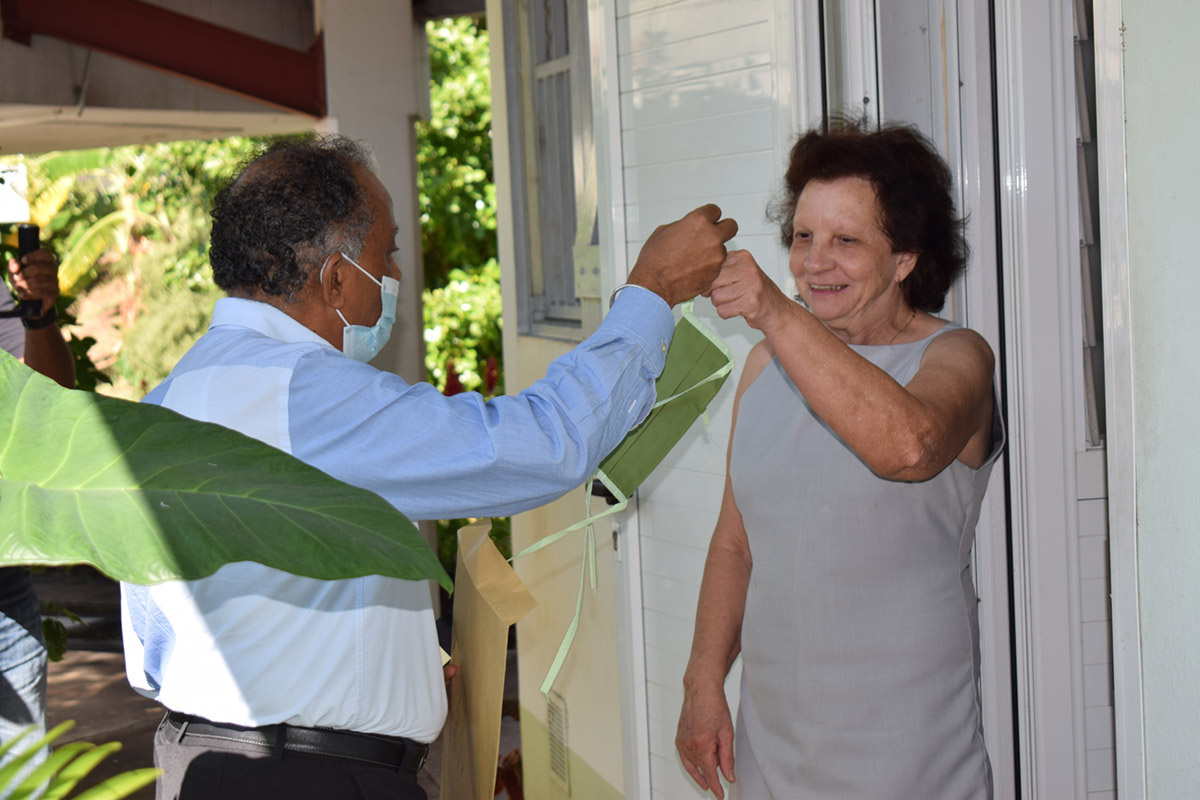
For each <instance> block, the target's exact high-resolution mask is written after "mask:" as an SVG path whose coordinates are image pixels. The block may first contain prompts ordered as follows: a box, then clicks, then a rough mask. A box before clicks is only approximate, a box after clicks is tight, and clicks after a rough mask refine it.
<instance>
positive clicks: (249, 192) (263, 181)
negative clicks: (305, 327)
mask: <svg viewBox="0 0 1200 800" xmlns="http://www.w3.org/2000/svg"><path fill="white" fill-rule="evenodd" d="M358 169H363V170H367V171H370V169H371V163H370V156H369V155H368V154H367V151H366V149H365V148H364V147H363V146H362V145H361V144H359V143H358V142H355V141H353V140H351V139H346V138H344V137H340V136H330V137H324V138H318V139H308V140H295V139H285V140H279V141H276V142H275V143H273V144H272V145H270V146H269V147H268V148H267V149H266V151H265V152H263V153H262V154H260V155H258V156H256V157H255V158H253V159H252V160H251V161H249V163H247V164H246V165H245V166H244V167H243V169H242V170H241V171H240V172H239V174H238V176H237V177H236V178H234V179H233V180H232V181H231V182H230V183H229V185H228V186H226V187H225V188H224V189H222V190H221V192H220V193H219V194H218V195H217V199H216V202H215V203H214V204H213V210H212V219H213V224H212V241H211V245H210V248H209V260H210V263H211V264H212V271H213V280H214V281H215V282H216V284H217V286H220V287H221V288H222V289H224V290H225V291H226V292H229V293H230V294H246V295H255V294H259V293H261V294H265V295H270V296H275V297H283V298H284V299H285V300H286V301H287V302H292V301H294V300H295V299H296V295H297V293H298V292H299V291H300V290H301V289H302V288H303V287H304V285H305V283H307V281H308V279H309V276H310V274H311V273H312V271H313V270H314V269H318V268H319V267H320V263H321V261H322V260H323V259H324V258H325V257H326V256H327V255H329V254H330V253H332V252H336V251H343V252H345V253H346V254H347V255H348V256H350V257H351V258H358V257H359V255H360V254H361V252H362V248H363V244H364V243H365V241H366V237H367V232H368V231H369V230H370V228H371V224H372V222H373V221H374V219H373V215H372V213H371V207H370V203H369V201H368V198H367V193H366V191H365V190H364V189H363V187H362V185H361V184H360V182H359V179H358V176H357V175H356V170H358Z"/></svg>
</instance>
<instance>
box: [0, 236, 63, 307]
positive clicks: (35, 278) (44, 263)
mask: <svg viewBox="0 0 1200 800" xmlns="http://www.w3.org/2000/svg"><path fill="white" fill-rule="evenodd" d="M8 274H9V275H10V276H12V285H13V289H15V290H16V292H17V299H18V300H22V301H29V300H41V301H42V313H43V314H47V313H49V312H50V309H52V308H54V301H55V300H57V299H58V262H57V261H55V259H54V256H53V255H52V254H51V253H50V252H49V251H48V250H45V249H42V248H38V249H37V250H34V251H33V252H32V253H26V254H25V255H24V256H22V257H21V260H20V261H17V260H15V259H14V260H12V261H9V262H8Z"/></svg>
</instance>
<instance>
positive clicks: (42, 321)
mask: <svg viewBox="0 0 1200 800" xmlns="http://www.w3.org/2000/svg"><path fill="white" fill-rule="evenodd" d="M57 319H58V309H56V308H55V307H54V306H50V310H49V311H47V312H46V313H45V314H42V315H41V316H40V317H38V318H37V319H29V318H28V317H21V324H22V325H24V326H25V328H26V329H27V330H31V331H36V330H38V329H40V328H46V327H49V326H50V325H53V324H54V323H55V321H56V320H57Z"/></svg>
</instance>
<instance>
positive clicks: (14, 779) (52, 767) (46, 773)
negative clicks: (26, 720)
mask: <svg viewBox="0 0 1200 800" xmlns="http://www.w3.org/2000/svg"><path fill="white" fill-rule="evenodd" d="M74 726H75V723H74V722H71V721H67V722H64V723H62V724H61V725H58V726H57V727H55V728H54V729H52V730H50V731H49V732H47V733H46V735H45V736H44V737H42V738H41V739H39V740H38V741H36V742H32V743H30V744H29V745H27V746H24V747H23V748H22V749H20V750H18V749H17V748H18V746H20V745H22V743H23V742H24V741H25V739H26V737H27V736H28V733H29V732H28V731H27V732H26V733H25V734H22V735H20V736H17V737H16V738H14V739H12V740H11V741H8V742H3V743H0V758H3V757H5V756H11V758H10V760H9V761H7V762H6V763H5V764H4V766H2V767H0V797H6V798H9V800H61V798H65V797H66V796H67V795H68V794H69V793H70V792H71V790H73V789H74V788H75V787H76V786H77V785H78V784H79V782H80V781H82V780H83V779H84V778H86V777H87V776H88V775H89V774H90V773H91V772H92V770H94V769H95V768H96V767H97V766H99V764H100V762H101V761H103V760H104V759H106V758H108V757H109V756H110V755H112V754H113V753H115V752H117V751H118V750H120V749H121V743H120V742H109V743H108V744H103V745H100V746H98V747H97V746H96V745H94V744H91V743H90V742H70V743H69V744H64V745H62V746H61V747H59V748H58V749H56V750H54V751H53V752H51V753H50V755H49V756H48V757H47V758H46V760H45V761H44V762H43V763H41V764H39V765H38V766H37V767H35V768H34V769H33V770H32V771H30V772H28V773H27V774H25V775H24V777H22V771H23V770H25V769H26V768H27V766H28V765H29V764H30V763H31V762H32V761H33V759H34V757H35V756H36V755H37V754H38V753H39V752H40V751H41V750H42V748H43V747H50V746H51V745H52V744H54V742H56V741H57V740H58V739H59V738H61V737H62V735H63V734H64V733H66V732H67V731H69V730H70V729H71V728H72V727H74ZM31 730H32V729H31ZM159 772H160V771H159V770H157V769H152V768H147V769H135V770H131V771H129V772H123V773H121V774H120V775H114V776H113V777H111V778H109V779H107V780H105V781H103V782H102V783H99V784H97V785H95V786H93V787H92V788H90V789H88V790H87V791H85V792H82V793H81V794H77V795H75V796H74V798H73V800H120V798H122V797H128V796H129V795H131V794H133V793H134V792H136V791H137V790H138V789H141V788H142V787H143V786H149V785H150V784H151V783H154V779H155V778H157V777H158V775H159Z"/></svg>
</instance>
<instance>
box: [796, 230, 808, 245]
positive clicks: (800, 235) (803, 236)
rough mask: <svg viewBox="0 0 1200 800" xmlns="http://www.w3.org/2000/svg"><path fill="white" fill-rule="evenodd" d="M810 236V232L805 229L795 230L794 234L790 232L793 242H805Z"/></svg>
mask: <svg viewBox="0 0 1200 800" xmlns="http://www.w3.org/2000/svg"><path fill="white" fill-rule="evenodd" d="M811 238H812V234H811V233H808V232H807V231H796V232H795V233H794V234H792V242H793V243H795V242H807V241H808V240H809V239H811Z"/></svg>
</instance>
